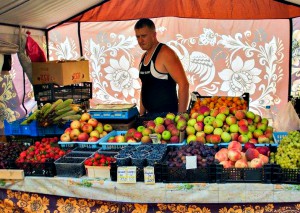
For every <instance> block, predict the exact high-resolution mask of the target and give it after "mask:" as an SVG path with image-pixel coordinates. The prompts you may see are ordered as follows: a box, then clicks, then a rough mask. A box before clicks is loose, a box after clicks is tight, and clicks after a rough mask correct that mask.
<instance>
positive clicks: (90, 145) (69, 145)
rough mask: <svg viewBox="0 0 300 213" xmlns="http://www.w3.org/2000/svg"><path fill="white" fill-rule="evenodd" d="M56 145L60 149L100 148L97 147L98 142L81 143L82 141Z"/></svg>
mask: <svg viewBox="0 0 300 213" xmlns="http://www.w3.org/2000/svg"><path fill="white" fill-rule="evenodd" d="M58 144H59V145H60V146H61V147H62V148H75V147H86V148H100V147H99V141H96V142H82V141H70V142H63V141H58Z"/></svg>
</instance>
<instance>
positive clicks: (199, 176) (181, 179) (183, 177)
mask: <svg viewBox="0 0 300 213" xmlns="http://www.w3.org/2000/svg"><path fill="white" fill-rule="evenodd" d="M154 168H156V173H155V175H157V178H158V179H159V180H161V182H164V183H199V182H204V183H215V182H216V167H215V165H214V164H212V165H208V166H207V167H204V168H200V167H199V168H196V169H186V168H185V167H169V166H168V165H167V163H162V164H156V165H155V167H154Z"/></svg>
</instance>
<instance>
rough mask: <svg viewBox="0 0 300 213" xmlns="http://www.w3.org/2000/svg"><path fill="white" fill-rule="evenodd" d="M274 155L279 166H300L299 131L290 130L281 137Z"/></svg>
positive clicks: (295, 167)
mask: <svg viewBox="0 0 300 213" xmlns="http://www.w3.org/2000/svg"><path fill="white" fill-rule="evenodd" d="M274 156H275V162H276V163H277V164H278V165H280V167H281V168H284V169H298V168H300V132H299V131H290V132H289V133H288V135H287V136H285V137H283V138H282V140H281V141H280V144H279V146H278V148H277V152H276V153H275V155H274Z"/></svg>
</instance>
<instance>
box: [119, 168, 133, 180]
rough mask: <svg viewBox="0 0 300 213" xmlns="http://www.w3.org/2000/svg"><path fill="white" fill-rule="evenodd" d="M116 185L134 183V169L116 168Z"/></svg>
mask: <svg viewBox="0 0 300 213" xmlns="http://www.w3.org/2000/svg"><path fill="white" fill-rule="evenodd" d="M117 183H136V167H135V166H129V167H125V166H124V167H118V171H117Z"/></svg>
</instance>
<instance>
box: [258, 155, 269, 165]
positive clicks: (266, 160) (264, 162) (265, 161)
mask: <svg viewBox="0 0 300 213" xmlns="http://www.w3.org/2000/svg"><path fill="white" fill-rule="evenodd" d="M258 158H259V159H261V160H262V162H263V165H264V164H267V163H269V158H268V157H267V156H265V155H263V154H259V155H258Z"/></svg>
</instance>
